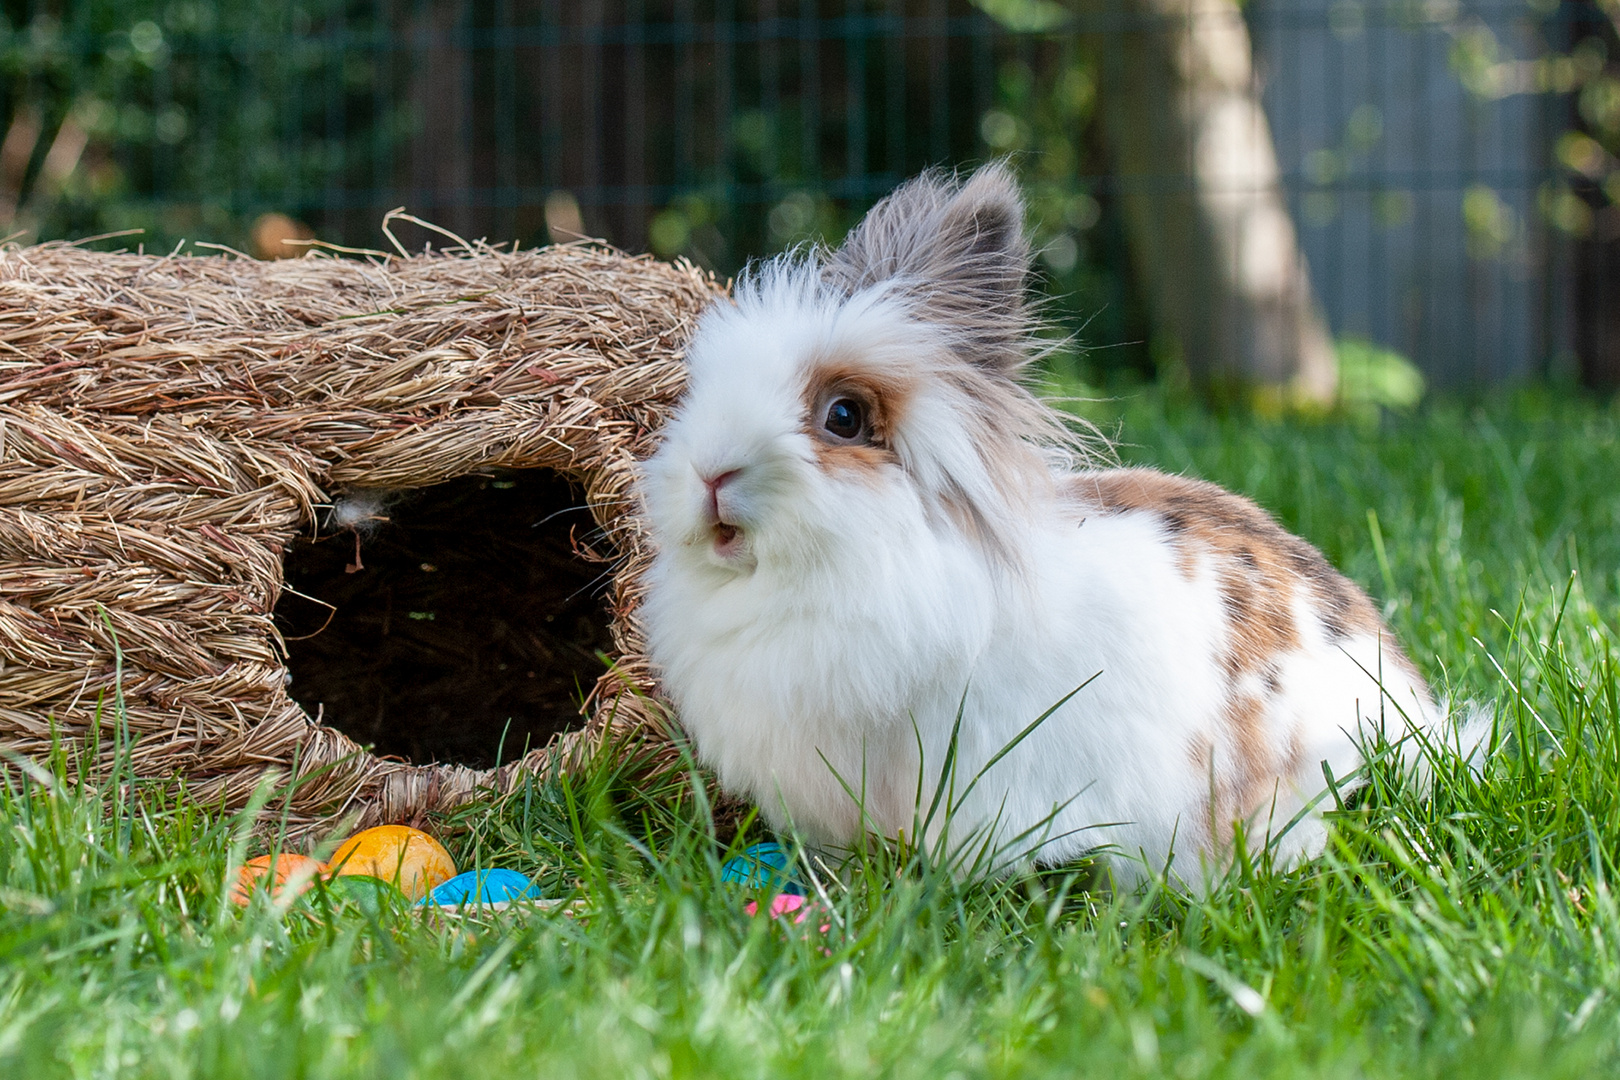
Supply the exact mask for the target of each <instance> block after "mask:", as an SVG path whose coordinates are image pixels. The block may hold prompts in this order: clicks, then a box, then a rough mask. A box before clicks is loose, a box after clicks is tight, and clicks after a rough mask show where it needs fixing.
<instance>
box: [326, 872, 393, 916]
mask: <svg viewBox="0 0 1620 1080" xmlns="http://www.w3.org/2000/svg"><path fill="white" fill-rule="evenodd" d="M326 891H327V894H328V895H330V896H331V897H332V899H333V900H335V901H337V902H338V903H341V904H352V905H353V906H354V907H356V908H358V909H359V910H360V911H362V912H364V913H365V914H367V915H369V916H371V917H372V918H373V919H375V918H377V917H378V916H380V915H381V914H382V912H383V909H384V908H387V907H393V906H395V905H398V906H400V907H403V906H404V905H405V904H406V903H408V901H407V900H406V899H405V894H404V893H402V892H400V891H399V890H398V889H396V888H394V887H393V886H392V885H390V884H388V882H386V881H384V880H382V879H381V878H374V877H371V876H369V875H367V874H344V875H342V876H340V877H334V878H333V879H332V880H331V881H329V882H327V885H326Z"/></svg>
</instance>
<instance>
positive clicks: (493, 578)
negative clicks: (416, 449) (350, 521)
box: [276, 470, 611, 768]
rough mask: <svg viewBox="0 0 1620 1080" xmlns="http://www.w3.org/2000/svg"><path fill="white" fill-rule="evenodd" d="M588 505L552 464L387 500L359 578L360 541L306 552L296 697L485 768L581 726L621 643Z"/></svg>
mask: <svg viewBox="0 0 1620 1080" xmlns="http://www.w3.org/2000/svg"><path fill="white" fill-rule="evenodd" d="M357 503H360V500H358V499H357V500H354V501H353V502H352V503H351V507H352V506H353V505H355V504H357ZM582 503H583V498H582V497H581V496H580V494H579V493H578V491H577V490H575V489H572V488H570V486H569V484H568V483H567V482H566V481H564V480H562V479H561V478H559V477H557V476H556V475H554V474H551V473H543V472H541V471H539V470H535V471H525V472H512V473H504V474H501V475H498V476H470V477H464V478H462V479H459V480H453V481H451V482H449V483H445V484H440V485H437V486H435V487H431V488H424V489H421V490H418V491H410V492H403V493H398V495H397V497H391V498H389V499H386V500H384V501H383V503H382V505H381V508H380V509H378V510H377V511H376V514H377V516H378V517H381V518H384V519H386V520H381V521H375V520H374V521H371V522H368V523H367V524H366V525H364V526H362V527H361V528H360V531H359V533H358V536H359V561H360V563H361V565H362V567H363V568H361V569H354V570H352V571H351V569H350V568H351V567H353V566H354V565H355V561H356V559H355V544H356V536H357V534H356V532H355V531H352V530H349V529H336V530H333V531H329V532H326V533H325V535H323V536H322V537H321V538H320V539H319V540H318V541H314V542H311V541H309V540H299V541H297V542H295V543H294V545H293V547H292V550H291V551H290V552H289V553H288V555H287V560H286V580H287V584H288V585H289V586H290V588H289V589H288V590H287V591H284V592H283V593H282V596H281V600H280V602H279V603H278V604H277V605H276V619H277V623H278V625H280V627H281V629H282V633H283V634H284V635H285V636H286V638H287V651H288V657H287V667H288V669H289V670H290V671H291V673H292V683H291V685H290V686H289V687H288V690H289V692H290V693H291V694H292V697H293V700H295V701H297V702H298V703H299V704H300V705H302V706H303V707H304V709H305V710H306V711H308V712H309V714H310V715H311V716H314V715H316V710H317V709H321V710H322V719H323V721H324V722H325V723H327V724H329V725H331V726H332V727H335V728H337V729H338V730H340V731H342V732H344V733H346V734H347V735H349V736H350V737H351V738H353V739H354V740H355V741H357V742H360V743H362V744H369V745H372V746H373V748H374V750H375V752H376V753H379V754H393V755H397V756H399V757H403V758H406V759H408V760H410V761H413V762H416V763H419V764H425V763H427V762H429V761H445V762H456V763H458V764H463V765H469V766H473V767H479V768H487V767H489V766H492V765H494V764H495V763H496V760H497V753H499V755H500V760H501V761H513V760H516V758H517V757H518V756H519V755H521V754H522V753H523V751H524V750H525V748H529V749H533V748H537V747H540V746H543V745H544V744H545V742H546V741H547V740H548V739H549V738H551V736H552V735H554V734H556V733H557V732H560V731H566V730H569V729H571V728H575V727H578V726H579V725H580V723H581V719H582V718H581V717H580V713H579V706H580V702H581V700H582V699H583V695H584V694H585V693H587V692H588V691H589V690H590V688H591V686H592V685H594V684H595V682H596V679H597V676H599V675H600V674H601V673H602V672H603V670H604V665H603V663H602V661H601V659H600V658H599V657H598V655H597V654H598V652H605V651H607V650H608V649H609V647H610V638H609V634H608V614H607V612H606V611H605V610H604V607H603V602H602V597H603V595H604V594H605V592H606V590H607V586H608V584H609V580H610V578H609V575H610V572H611V571H610V569H609V566H608V564H605V563H593V562H587V561H586V560H584V559H582V558H580V557H579V555H577V554H576V553H575V551H574V548H573V542H572V540H571V537H570V531H571V530H572V531H573V533H574V534H575V535H577V536H578V537H579V538H580V539H582V540H583V539H586V538H588V537H589V536H590V534H591V532H592V530H593V529H594V528H595V524H594V522H593V521H592V520H591V518H590V515H589V513H588V512H587V511H586V510H584V508H583V506H582V505H581V504H582ZM351 513H352V510H351ZM323 531H324V530H323ZM292 590H297V592H298V593H302V594H304V596H298V595H295V594H294V593H293V591H292ZM304 597H314V598H315V599H316V600H321V601H325V602H326V603H327V604H330V605H332V606H333V607H334V608H336V610H335V611H333V610H331V609H329V608H326V607H323V606H322V605H321V604H318V603H314V602H312V601H310V600H308V599H305V598H304ZM503 731H504V732H505V745H504V748H502V732H503Z"/></svg>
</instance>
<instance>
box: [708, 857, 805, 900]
mask: <svg viewBox="0 0 1620 1080" xmlns="http://www.w3.org/2000/svg"><path fill="white" fill-rule="evenodd" d="M720 880H721V881H723V882H725V883H726V884H728V885H746V886H748V887H749V888H754V889H764V888H768V887H771V886H774V887H775V888H777V889H779V890H780V891H782V892H784V893H787V894H789V895H791V896H803V895H804V886H803V885H800V884H799V883H798V882H797V881H794V880H793V868H792V866H791V865H790V864H789V863H788V853H787V852H786V851H785V850H784V849H783V847H782V845H781V844H754V845H753V846H751V847H749V848H747V849H745V850H744V851H743V853H742V854H741V855H737V856H734V857H732V858H730V859H727V860H726V862H725V865H724V866H722V867H720Z"/></svg>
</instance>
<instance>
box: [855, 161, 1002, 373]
mask: <svg viewBox="0 0 1620 1080" xmlns="http://www.w3.org/2000/svg"><path fill="white" fill-rule="evenodd" d="M1029 258H1030V252H1029V241H1028V239H1027V238H1026V237H1025V236H1024V202H1023V199H1022V198H1021V197H1020V196H1019V193H1018V182H1017V181H1016V180H1015V179H1014V178H1013V174H1012V170H1010V169H1009V168H1007V166H1006V165H1005V164H1002V163H1000V162H997V163H995V164H991V165H986V166H984V167H983V168H981V169H979V170H978V171H977V172H975V173H974V174H973V175H972V176H970V177H969V178H968V179H967V181H966V182H961V183H959V182H958V181H956V180H955V179H954V178H952V177H949V176H946V175H943V174H941V173H937V172H933V173H924V174H923V175H922V176H919V177H917V178H916V179H914V180H911V181H908V182H907V183H906V184H904V185H902V186H901V187H899V188H897V189H896V190H895V191H894V192H893V193H892V194H890V195H889V196H888V197H887V198H885V199H884V200H883V201H882V202H880V203H878V204H877V205H876V206H874V207H873V208H872V209H871V211H870V212H869V213H868V214H867V215H866V217H865V219H864V220H862V222H861V223H860V224H859V225H858V226H856V228H855V231H854V232H852V233H850V235H849V239H848V240H846V241H845V242H844V246H843V247H841V248H839V249H838V250H837V251H836V252H834V253H833V255H832V256H831V257H830V259H829V260H828V262H827V266H826V269H825V271H824V273H825V276H826V278H827V280H828V281H829V282H831V283H833V284H835V285H837V286H838V287H839V288H841V289H843V290H844V291H846V292H849V293H854V292H856V291H857V290H860V289H863V288H866V287H867V286H870V285H876V284H879V283H883V282H892V283H893V285H894V286H895V287H896V288H897V289H898V290H899V291H901V292H902V293H904V294H905V295H906V296H907V297H908V298H910V299H911V300H912V301H913V302H914V303H915V304H916V305H917V307H918V314H919V315H920V316H921V317H923V318H926V319H927V320H928V321H929V322H932V323H936V324H939V325H941V326H943V327H945V328H946V329H948V330H950V331H951V332H952V337H953V338H955V339H956V340H957V341H958V342H959V348H960V351H961V352H962V353H963V354H964V356H965V357H966V358H967V359H970V360H972V361H974V362H975V363H978V364H980V365H982V366H984V367H986V368H989V369H991V370H993V371H996V372H998V373H1001V374H1007V375H1011V374H1013V373H1014V372H1015V371H1016V370H1017V369H1018V368H1019V367H1020V366H1022V365H1023V364H1024V363H1025V361H1026V360H1027V359H1028V348H1027V340H1028V335H1029V331H1030V317H1029V312H1028V309H1027V308H1026V306H1025V302H1024V288H1025V284H1026V282H1027V279H1028V277H1029Z"/></svg>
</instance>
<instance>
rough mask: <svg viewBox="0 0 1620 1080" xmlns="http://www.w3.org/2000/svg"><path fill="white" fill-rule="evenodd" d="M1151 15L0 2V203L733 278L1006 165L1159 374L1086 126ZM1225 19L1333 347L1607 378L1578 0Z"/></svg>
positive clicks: (221, 233)
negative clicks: (628, 258) (602, 258)
mask: <svg viewBox="0 0 1620 1080" xmlns="http://www.w3.org/2000/svg"><path fill="white" fill-rule="evenodd" d="M1157 10H1159V9H1153V8H1151V7H1149V6H1144V4H1142V3H1139V2H1135V0H1132V2H1129V3H1128V2H1126V0H1116V2H1110V0H1078V2H1077V4H1076V6H1074V7H1072V8H1071V7H1059V6H1057V5H1056V4H1054V3H1050V2H1048V0H979V6H975V5H974V4H972V3H969V2H968V0H701V2H700V0H415V2H388V0H382V2H377V3H349V2H343V0H261V2H259V3H255V4H228V3H224V2H222V0H208V2H204V0H176V2H172V3H164V2H143V0H136V2H116V3H115V2H112V0H83V2H65V3H21V2H15V0H14V2H10V3H5V4H0V11H3V13H4V16H5V24H6V25H5V28H4V30H3V33H0V120H3V122H4V124H5V135H4V139H3V141H0V218H9V219H10V221H11V223H12V225H11V227H12V230H13V231H15V232H19V233H21V234H23V235H26V236H28V237H30V238H32V237H36V236H37V237H77V236H84V235H89V234H95V233H103V232H112V231H118V230H123V229H133V228H140V229H143V230H144V232H143V233H142V234H141V235H139V236H133V237H124V238H120V239H117V240H114V241H110V243H120V244H127V245H134V244H144V245H145V246H146V247H147V248H148V249H151V248H153V247H156V246H172V245H174V244H176V243H178V242H179V241H180V240H181V239H182V238H186V239H190V240H193V241H195V240H207V241H217V242H221V243H226V244H230V245H232V246H236V247H241V248H252V247H253V246H254V245H255V244H257V245H258V248H259V250H260V251H261V252H264V251H266V250H268V249H274V248H276V247H277V245H278V244H279V243H280V241H281V240H282V239H285V238H288V237H297V236H299V235H317V236H319V237H320V238H322V239H323V240H329V241H333V242H337V243H342V244H347V245H353V246H365V247H374V246H377V245H378V243H379V241H380V235H379V233H378V222H379V221H380V220H381V218H382V216H383V214H384V213H385V212H386V211H388V210H390V209H392V208H394V207H398V206H405V207H408V208H409V209H410V210H411V211H412V212H413V213H415V214H417V215H419V216H421V217H423V218H425V219H428V220H432V221H434V222H437V223H439V224H441V225H443V226H444V227H445V228H447V229H450V230H451V231H453V232H455V233H457V234H459V235H462V236H467V237H469V238H472V237H485V238H488V239H489V240H491V241H496V242H502V241H517V242H519V243H524V244H529V243H537V242H544V241H546V240H547V239H549V238H562V237H567V236H571V235H574V234H584V235H589V236H593V237H601V238H604V239H607V240H609V241H611V242H612V243H614V244H617V245H619V246H621V247H624V248H627V249H630V250H641V249H651V250H654V251H656V252H658V253H659V254H662V255H676V254H684V255H687V256H689V257H691V258H693V259H695V260H697V261H699V262H701V263H704V264H706V265H708V266H710V267H713V268H714V269H716V270H718V271H720V272H722V273H732V272H735V271H736V270H737V269H738V268H740V267H741V266H742V265H743V264H744V263H745V261H746V260H747V259H748V258H749V257H751V256H757V255H763V254H767V253H770V252H773V251H777V250H781V249H783V248H785V247H788V246H791V245H793V244H797V243H802V242H805V241H809V240H814V239H817V238H821V237H827V238H836V236H837V235H838V234H839V233H840V232H841V230H843V229H844V228H846V227H848V225H849V224H851V223H852V222H853V221H854V220H855V219H856V218H857V217H858V215H859V213H860V212H861V211H862V210H863V209H864V208H865V207H866V206H868V205H870V203H871V202H872V201H874V200H875V199H876V198H878V197H880V196H881V195H882V194H883V193H884V192H886V191H887V190H889V189H890V188H892V187H893V186H894V185H895V184H896V183H898V182H899V181H900V180H901V179H903V178H904V177H906V176H908V175H910V174H912V173H914V172H916V171H918V170H920V169H922V168H925V167H929V166H945V167H957V166H963V165H969V164H972V163H974V162H976V161H982V160H985V159H987V158H990V157H994V156H997V155H1002V154H1012V155H1014V160H1015V161H1016V162H1017V164H1018V166H1019V168H1020V169H1021V171H1022V172H1023V173H1024V174H1025V177H1026V182H1027V184H1028V186H1029V191H1030V193H1031V202H1032V219H1033V224H1034V227H1035V231H1036V237H1037V242H1038V244H1039V245H1040V247H1041V250H1042V260H1043V271H1044V273H1045V277H1046V286H1047V288H1048V289H1049V291H1050V292H1051V293H1052V294H1053V296H1054V297H1055V298H1056V299H1055V301H1054V306H1053V309H1052V310H1053V313H1054V315H1055V316H1056V317H1057V318H1058V320H1059V321H1060V322H1062V323H1064V324H1065V325H1066V326H1067V327H1068V328H1069V329H1070V330H1072V331H1074V333H1075V335H1076V341H1077V342H1078V343H1079V344H1080V345H1082V346H1084V351H1083V352H1082V353H1081V354H1080V355H1079V360H1078V362H1079V363H1081V364H1082V366H1083V367H1084V368H1085V369H1086V370H1087V371H1088V372H1090V373H1091V374H1093V375H1096V376H1097V377H1099V378H1100V377H1102V376H1103V375H1105V374H1107V373H1108V372H1109V371H1112V370H1115V369H1120V368H1126V369H1134V370H1136V371H1138V372H1140V373H1147V374H1151V373H1152V372H1153V371H1154V370H1156V368H1159V367H1162V366H1163V365H1164V364H1165V363H1166V362H1167V361H1166V355H1165V353H1164V350H1163V349H1162V348H1161V342H1160V340H1159V339H1160V337H1161V335H1157V334H1156V333H1155V330H1154V327H1153V326H1152V325H1151V324H1150V322H1149V320H1148V318H1147V316H1146V314H1145V311H1146V308H1145V306H1144V302H1143V300H1142V297H1141V295H1140V294H1141V289H1140V288H1139V286H1138V283H1137V282H1138V275H1137V273H1136V271H1135V269H1133V266H1132V263H1131V257H1130V251H1129V250H1128V245H1127V243H1126V240H1125V232H1124V230H1123V229H1122V226H1121V224H1120V215H1119V210H1118V207H1119V202H1120V199H1121V198H1122V197H1123V196H1124V195H1125V194H1127V193H1128V192H1129V191H1132V190H1139V191H1147V192H1148V193H1149V194H1153V193H1155V192H1166V191H1169V190H1171V189H1173V188H1175V187H1176V186H1177V185H1179V184H1183V183H1184V182H1185V180H1184V178H1183V174H1182V173H1180V172H1177V171H1174V170H1168V171H1166V172H1164V173H1163V174H1162V175H1145V174H1142V173H1140V172H1138V173H1135V174H1132V175H1129V176H1125V175H1122V174H1121V173H1120V171H1119V170H1118V169H1117V168H1115V167H1114V166H1113V163H1112V161H1111V155H1110V149H1109V145H1108V142H1107V139H1106V138H1105V137H1104V134H1103V132H1102V131H1101V126H1100V125H1099V124H1098V123H1097V114H1098V110H1099V104H1098V103H1099V101H1101V100H1106V98H1107V96H1108V95H1109V94H1110V93H1111V92H1117V91H1116V90H1114V89H1113V88H1114V86H1115V79H1114V71H1113V66H1117V62H1118V57H1119V56H1121V55H1122V54H1123V52H1122V50H1121V48H1120V43H1121V42H1122V41H1124V40H1125V39H1126V38H1128V37H1129V36H1130V35H1132V34H1137V33H1141V32H1143V30H1144V27H1145V26H1146V25H1147V24H1149V23H1151V22H1152V21H1153V20H1155V19H1161V18H1164V17H1166V16H1164V15H1163V14H1162V11H1161V12H1160V13H1158V14H1155V11H1157ZM1188 11H1189V12H1190V13H1188V14H1183V15H1181V16H1177V17H1183V18H1197V17H1198V15H1197V12H1196V11H1195V10H1193V9H1188ZM1244 18H1245V19H1246V20H1247V24H1248V27H1249V32H1250V36H1251V39H1252V41H1253V44H1254V71H1255V73H1256V77H1257V79H1258V80H1259V84H1260V85H1259V89H1260V93H1261V98H1262V100H1263V102H1264V105H1265V112H1266V116H1267V119H1268V120H1269V123H1270V128H1271V133H1272V136H1273V139H1274V142H1275V146H1276V149H1277V154H1278V160H1279V162H1280V165H1281V185H1282V188H1283V192H1284V195H1285V197H1286V199H1287V203H1288V206H1289V208H1290V209H1291V210H1292V212H1293V217H1294V220H1295V222H1296V224H1297V227H1298V230H1299V235H1300V239H1301V244H1302V246H1303V248H1304V250H1305V255H1306V257H1307V259H1308V261H1309V265H1310V268H1311V275H1312V279H1313V281H1314V284H1315V289H1316V294H1317V296H1318V298H1319V301H1320V303H1321V305H1322V306H1323V308H1324V310H1325V311H1326V313H1327V316H1328V319H1329V322H1330V325H1331V326H1332V328H1333V332H1334V333H1335V334H1336V335H1338V336H1339V337H1341V338H1345V339H1350V338H1366V339H1368V340H1369V341H1371V342H1374V343H1377V344H1378V345H1379V346H1380V347H1383V348H1387V349H1392V350H1394V351H1396V352H1399V353H1401V354H1404V355H1405V356H1408V357H1410V358H1411V359H1412V360H1413V361H1415V362H1416V363H1417V364H1419V365H1420V366H1421V367H1422V368H1423V369H1424V370H1425V372H1426V373H1427V374H1428V375H1429V376H1430V377H1431V378H1432V379H1433V380H1435V381H1438V382H1442V383H1466V382H1475V381H1501V380H1511V379H1520V378H1527V377H1536V376H1545V375H1554V376H1563V375H1566V374H1572V373H1582V374H1584V375H1585V376H1586V378H1587V380H1588V381H1590V382H1594V383H1601V382H1604V381H1606V380H1612V378H1613V377H1615V376H1616V375H1620V363H1616V362H1614V361H1611V360H1608V359H1606V357H1608V356H1609V353H1610V352H1614V351H1620V350H1617V349H1616V346H1620V328H1617V329H1616V332H1615V333H1610V332H1609V331H1608V330H1607V329H1606V319H1607V318H1608V315H1607V309H1608V307H1609V306H1610V305H1609V304H1608V303H1607V299H1608V297H1609V296H1610V294H1611V292H1612V288H1613V283H1614V281H1615V280H1616V279H1614V277H1613V275H1612V274H1610V273H1608V272H1607V268H1608V264H1609V261H1612V255H1610V254H1608V252H1609V250H1610V246H1612V244H1613V242H1614V241H1613V240H1612V239H1611V238H1610V237H1611V233H1613V234H1615V235H1620V232H1617V231H1616V230H1615V229H1614V228H1613V227H1612V226H1611V225H1610V224H1609V223H1608V217H1607V216H1606V212H1607V210H1608V198H1607V195H1606V194H1605V193H1604V189H1603V186H1602V179H1603V177H1602V175H1600V174H1601V173H1602V172H1603V169H1602V168H1600V167H1596V166H1595V167H1594V169H1592V170H1587V171H1585V172H1582V171H1581V170H1579V169H1575V168H1572V167H1571V166H1570V164H1569V162H1568V160H1566V159H1568V158H1569V156H1570V154H1569V153H1568V150H1569V145H1570V144H1569V143H1568V138H1569V136H1570V133H1571V132H1576V133H1579V132H1581V131H1584V130H1587V129H1590V128H1591V127H1592V122H1591V119H1590V116H1589V115H1588V116H1586V118H1584V119H1583V115H1584V114H1583V113H1582V111H1581V108H1580V107H1578V106H1580V105H1581V103H1583V102H1585V100H1586V98H1585V97H1582V95H1583V94H1584V95H1586V97H1591V96H1592V93H1591V87H1593V86H1597V85H1599V83H1600V82H1601V80H1600V79H1598V78H1597V76H1596V75H1595V74H1594V73H1599V74H1601V73H1602V72H1606V71H1607V70H1608V69H1609V61H1608V54H1607V52H1603V53H1602V55H1594V54H1593V53H1592V51H1591V49H1588V51H1587V52H1586V53H1584V54H1582V53H1580V52H1579V47H1585V46H1586V44H1589V43H1590V42H1592V41H1598V42H1600V43H1601V45H1602V47H1603V48H1605V49H1606V47H1607V44H1608V42H1609V41H1610V39H1612V37H1613V31H1612V28H1611V27H1610V26H1609V24H1608V22H1607V20H1606V17H1605V16H1604V15H1603V14H1602V12H1601V11H1600V10H1599V9H1598V8H1597V7H1596V6H1593V5H1590V4H1574V3H1558V2H1557V0H1551V2H1550V3H1543V2H1542V0H1531V2H1529V3H1522V2H1521V3H1507V2H1503V0H1478V2H1467V0H1394V2H1380V3H1363V2H1360V0H1250V2H1249V3H1248V4H1247V6H1246V7H1245V8H1244ZM1583 65H1584V66H1583ZM1591 111H1592V110H1590V109H1588V110H1586V112H1587V113H1588V114H1590V113H1591ZM1611 111H1615V112H1617V113H1620V105H1616V106H1615V108H1614V109H1613V110H1611ZM1593 140H1595V141H1593ZM1593 140H1589V141H1593V145H1594V146H1598V147H1599V150H1600V151H1601V152H1602V153H1605V154H1607V153H1609V151H1608V150H1607V149H1604V146H1605V145H1606V144H1604V142H1603V135H1602V133H1601V132H1594V134H1593ZM1582 145H1584V144H1582ZM1561 154H1562V158H1561V157H1560V155H1561ZM1588 156H1589V157H1590V154H1589V155H1588ZM1607 160H1609V159H1604V161H1607ZM1600 165H1602V162H1600ZM1616 194H1620V186H1617V187H1616ZM1571 200H1573V202H1572V201H1571ZM1577 204H1578V205H1577ZM266 215H280V216H275V217H267V216H266ZM256 226H257V231H255V230H256ZM1611 338H1613V339H1614V342H1615V344H1614V345H1612V346H1611V345H1610V344H1609V342H1610V339H1611ZM1606 364H1607V365H1608V366H1607V367H1605V365H1606Z"/></svg>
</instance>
